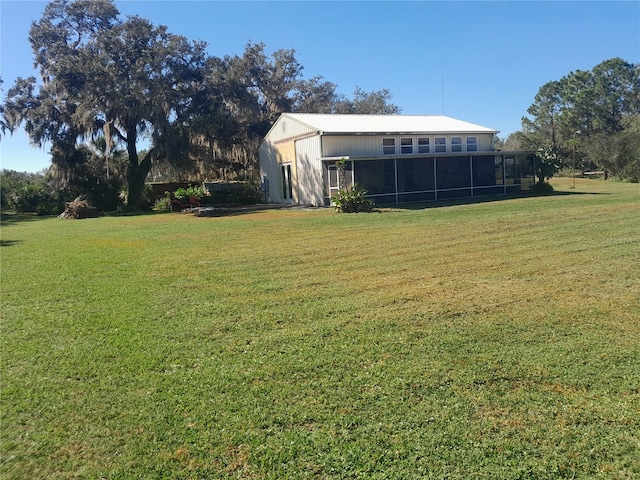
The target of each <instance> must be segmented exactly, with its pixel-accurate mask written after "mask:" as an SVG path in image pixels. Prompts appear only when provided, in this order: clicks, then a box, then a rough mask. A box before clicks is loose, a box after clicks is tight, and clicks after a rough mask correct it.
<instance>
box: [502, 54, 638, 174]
mask: <svg viewBox="0 0 640 480" xmlns="http://www.w3.org/2000/svg"><path fill="white" fill-rule="evenodd" d="M527 113H528V116H525V117H523V118H522V130H521V131H519V132H516V133H514V134H512V135H510V136H509V137H508V138H507V139H506V140H505V141H504V142H503V144H502V146H503V148H506V149H514V150H518V149H522V150H535V151H538V152H540V155H539V157H540V158H541V159H542V161H543V162H545V163H546V164H547V167H548V168H549V171H548V174H549V175H553V173H555V171H556V170H557V169H559V168H569V169H572V168H573V160H574V158H575V159H576V165H575V167H576V170H592V169H598V170H603V171H605V172H606V173H607V174H608V175H609V176H612V177H615V178H618V179H620V180H626V181H633V182H639V181H640V65H637V64H631V63H628V62H626V61H624V60H622V59H621V58H612V59H609V60H605V61H604V62H602V63H600V64H599V65H596V66H595V67H594V68H593V69H592V70H590V71H582V70H578V71H575V72H571V73H569V74H568V75H566V76H564V77H562V78H561V79H560V80H554V81H550V82H547V83H545V84H544V85H543V86H542V87H540V90H539V91H538V93H537V95H536V96H535V99H534V102H533V104H532V105H531V106H530V107H529V109H528V110H527ZM574 173H575V172H574Z"/></svg>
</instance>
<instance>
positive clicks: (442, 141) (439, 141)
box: [436, 137, 447, 153]
mask: <svg viewBox="0 0 640 480" xmlns="http://www.w3.org/2000/svg"><path fill="white" fill-rule="evenodd" d="M446 151H447V139H446V138H445V137H436V153H441V152H446Z"/></svg>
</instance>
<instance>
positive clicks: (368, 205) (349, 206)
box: [333, 185, 374, 213]
mask: <svg viewBox="0 0 640 480" xmlns="http://www.w3.org/2000/svg"><path fill="white" fill-rule="evenodd" d="M366 194H367V191H366V190H365V189H364V188H362V187H360V186H358V185H354V186H353V187H352V188H351V189H349V190H340V191H339V192H338V194H337V195H336V196H335V197H333V204H334V205H335V208H336V212H341V213H358V212H370V211H372V210H373V207H374V203H373V201H371V200H369V199H368V198H365V195H366Z"/></svg>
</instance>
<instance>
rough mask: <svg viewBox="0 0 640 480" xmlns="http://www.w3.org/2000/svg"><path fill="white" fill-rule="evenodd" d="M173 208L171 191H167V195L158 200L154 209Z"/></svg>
mask: <svg viewBox="0 0 640 480" xmlns="http://www.w3.org/2000/svg"><path fill="white" fill-rule="evenodd" d="M170 208H171V193H170V192H165V196H164V197H162V198H160V199H158V200H156V202H155V204H154V205H153V209H154V210H169V209H170Z"/></svg>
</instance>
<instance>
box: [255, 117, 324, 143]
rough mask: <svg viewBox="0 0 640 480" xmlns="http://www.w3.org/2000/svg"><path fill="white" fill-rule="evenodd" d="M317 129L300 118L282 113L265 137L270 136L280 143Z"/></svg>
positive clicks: (272, 139)
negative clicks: (300, 120)
mask: <svg viewBox="0 0 640 480" xmlns="http://www.w3.org/2000/svg"><path fill="white" fill-rule="evenodd" d="M315 131H316V130H315V129H314V128H312V127H310V126H308V125H305V124H304V123H301V122H299V121H298V120H296V119H294V118H291V117H289V116H287V115H281V116H280V118H279V119H278V120H277V121H276V123H274V124H273V127H271V130H269V133H268V134H267V136H266V137H265V138H268V139H269V140H271V141H272V142H273V143H278V142H281V141H283V140H287V139H292V138H296V137H299V136H303V135H308V134H312V133H313V132H315Z"/></svg>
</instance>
